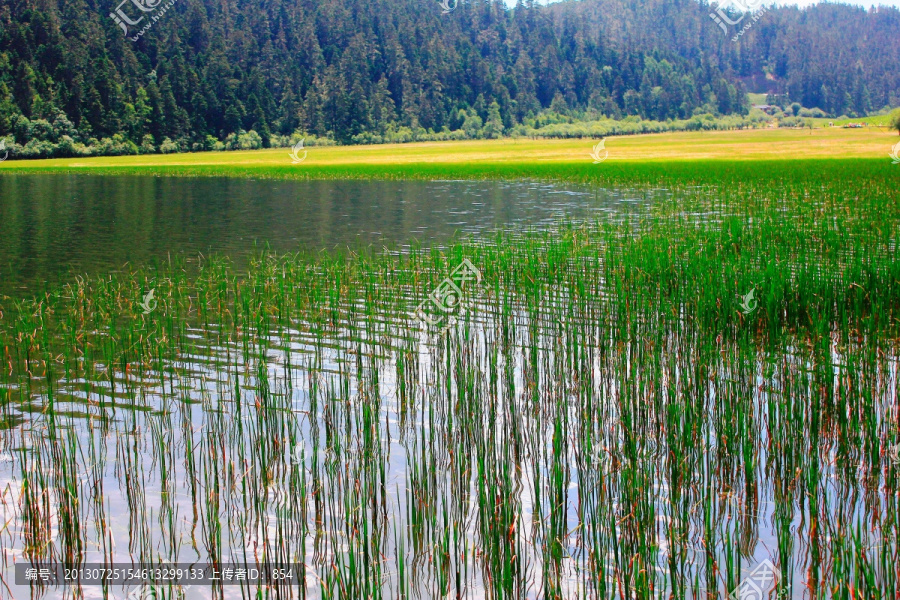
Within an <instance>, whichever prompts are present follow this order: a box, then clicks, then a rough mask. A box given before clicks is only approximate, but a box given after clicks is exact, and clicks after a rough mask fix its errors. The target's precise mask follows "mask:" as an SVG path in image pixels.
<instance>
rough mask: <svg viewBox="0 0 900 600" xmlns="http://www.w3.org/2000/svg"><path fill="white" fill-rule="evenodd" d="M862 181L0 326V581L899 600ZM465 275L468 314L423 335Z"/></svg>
mask: <svg viewBox="0 0 900 600" xmlns="http://www.w3.org/2000/svg"><path fill="white" fill-rule="evenodd" d="M858 166H859V168H858V169H857V170H856V171H855V172H854V173H852V174H851V173H847V172H845V171H841V170H839V169H834V168H829V167H827V166H825V165H824V164H823V163H817V164H813V163H810V164H809V168H808V170H801V171H790V174H789V172H788V171H787V170H781V169H782V167H781V166H778V165H777V164H775V165H774V166H771V168H770V169H769V171H768V173H767V174H766V175H765V177H761V176H759V175H755V176H751V175H750V172H749V171H748V170H747V169H749V168H750V167H748V166H746V165H737V164H735V165H731V166H728V167H727V169H726V171H724V172H723V179H722V181H721V182H720V183H718V184H711V183H710V179H709V173H703V172H700V171H699V170H697V168H696V167H690V168H689V167H684V170H683V171H681V174H682V177H683V179H678V176H677V175H676V176H675V178H674V179H672V178H670V179H669V180H668V181H669V183H670V184H671V185H670V190H671V192H672V193H671V197H670V201H669V202H666V203H657V204H656V205H655V206H652V207H650V208H647V209H643V208H638V209H635V210H634V211H633V212H629V213H623V214H622V215H621V216H620V218H619V219H616V220H611V221H607V222H598V223H593V224H569V225H566V224H560V225H559V226H558V227H555V228H553V229H551V230H548V231H534V232H508V233H498V234H497V235H496V236H495V237H494V238H492V239H484V240H468V241H462V242H458V243H454V244H452V245H450V246H448V247H445V248H430V249H421V248H415V247H414V248H413V249H411V250H408V251H404V252H397V251H384V252H377V251H370V252H344V253H340V252H335V253H328V254H324V253H323V254H315V255H311V254H296V255H282V256H275V255H271V254H260V255H259V256H257V257H256V259H255V260H253V261H252V263H251V266H250V268H249V269H247V270H246V271H245V272H237V271H236V270H235V269H234V268H233V267H232V266H231V265H230V263H229V262H228V261H227V259H224V258H221V257H211V258H203V259H201V260H200V261H199V262H198V263H194V262H191V263H190V264H188V263H187V262H186V261H185V260H181V259H174V260H172V261H171V262H168V263H165V264H162V265H159V266H157V267H153V268H151V267H140V268H133V269H131V270H125V271H122V272H118V273H114V274H110V275H108V276H105V277H94V278H87V279H79V280H76V281H74V282H72V283H71V284H70V285H68V286H66V287H65V288H63V289H60V290H57V291H55V292H51V293H47V294H45V295H43V296H42V297H39V298H35V299H33V300H29V301H24V302H23V301H14V300H10V299H6V300H4V302H3V303H2V305H0V310H2V312H3V319H2V321H0V348H2V352H3V356H2V364H3V366H4V368H3V369H2V370H0V419H2V422H3V423H4V426H3V428H2V431H0V450H2V449H7V451H8V452H9V453H10V455H11V456H12V457H13V460H12V462H11V463H10V465H11V468H12V473H11V476H10V478H9V480H8V481H7V482H6V483H5V486H6V487H5V491H3V502H4V504H3V506H5V507H7V508H5V509H4V510H5V511H7V512H5V513H4V514H5V515H7V519H5V520H6V521H7V523H8V525H7V526H6V527H5V528H4V529H2V530H0V539H3V546H4V548H8V549H10V550H9V551H8V552H5V553H4V555H3V561H4V566H5V567H7V569H6V570H4V571H2V573H4V578H5V579H4V581H5V583H6V585H8V586H11V588H14V586H12V583H11V582H10V580H9V576H8V573H9V570H8V566H9V565H10V564H11V563H12V562H13V561H15V560H25V561H30V562H33V563H38V562H40V561H43V560H56V561H62V562H66V563H75V564H77V563H81V562H99V563H113V562H130V561H132V560H134V561H143V562H158V561H169V562H194V561H201V562H212V563H217V564H218V563H227V562H231V561H233V560H238V561H240V562H247V563H254V564H260V565H269V568H271V567H273V566H283V565H289V564H294V565H300V568H299V569H295V570H294V578H293V579H292V580H291V581H290V582H287V583H285V582H280V583H274V582H273V583H271V584H270V585H268V586H262V587H261V588H259V589H257V588H255V587H252V588H251V586H249V585H247V584H244V585H242V586H239V587H229V586H217V587H214V588H213V594H214V597H217V598H218V597H223V598H224V597H239V596H240V597H254V598H288V597H296V598H341V599H359V598H398V599H399V598H482V597H487V598H496V599H500V598H623V599H625V598H628V599H631V598H642V599H649V598H679V599H681V598H710V599H711V598H717V597H721V596H725V595H727V594H729V593H731V592H732V591H733V590H735V589H736V588H737V587H738V586H739V585H741V582H742V581H746V578H747V575H748V573H749V572H750V571H751V570H752V569H753V568H754V567H756V566H757V565H758V564H760V563H761V562H762V561H763V560H766V559H768V560H771V561H772V562H773V563H774V564H775V565H776V566H777V567H778V569H779V570H780V572H781V577H780V578H778V580H777V585H776V584H775V582H772V584H773V585H775V586H776V591H775V593H777V594H778V596H779V597H781V598H807V597H808V598H842V599H844V598H846V599H851V598H852V599H857V598H895V597H897V595H898V594H900V588H898V584H897V582H898V580H900V567H898V565H900V561H898V559H900V555H898V552H900V548H898V544H897V530H898V523H897V515H898V514H900V511H898V505H897V503H898V480H897V477H898V474H900V460H895V459H894V456H896V450H900V445H898V444H900V433H898V432H900V412H898V408H900V407H898V397H897V391H898V378H897V367H898V342H900V338H898V334H900V320H898V318H900V312H898V311H900V262H898V261H897V260H896V254H897V243H898V232H900V229H898V226H900V204H898V202H897V193H896V191H895V186H894V182H893V181H892V180H891V179H890V172H888V171H886V170H885V169H884V168H883V167H881V166H880V165H876V164H874V163H862V162H861V163H859V165H858ZM531 168H532V169H534V168H535V167H531ZM572 168H573V169H575V167H572ZM642 168H643V169H644V170H643V171H640V172H642V173H644V175H645V176H646V177H645V179H646V181H647V182H648V183H649V182H652V181H653V178H654V177H656V176H661V173H662V172H661V171H660V172H657V171H655V170H654V169H655V168H656V167H651V166H644V167H642ZM634 172H635V171H632V174H633V173H634ZM860 176H865V177H863V178H860ZM704 177H706V179H704ZM695 180H696V181H698V182H699V181H704V182H705V183H703V184H702V185H695V184H694V183H693V182H694V181H695ZM673 181H674V183H673ZM463 259H468V260H469V261H471V262H472V264H474V265H476V266H477V268H478V269H479V270H480V271H481V274H482V276H483V280H482V281H481V284H480V287H479V290H477V291H481V292H482V293H481V294H480V295H478V297H477V298H478V299H477V300H475V297H476V295H477V294H476V290H472V292H471V293H470V294H469V293H468V289H467V297H469V298H470V304H469V306H468V309H467V310H466V312H465V314H464V315H462V316H461V318H459V320H457V321H455V322H454V323H453V325H452V326H451V327H450V328H449V329H446V330H445V331H440V330H437V329H435V328H430V329H429V328H422V327H420V324H419V323H418V321H417V320H416V318H415V317H414V316H413V313H414V311H415V308H416V307H417V305H418V304H419V302H421V301H422V300H424V299H425V298H426V295H427V294H428V293H429V292H431V291H432V290H434V289H435V288H436V287H437V286H438V285H439V284H440V282H441V281H442V279H443V278H445V277H446V276H447V275H448V274H449V273H450V272H451V271H452V270H453V269H454V268H455V267H456V266H457V265H459V264H460V263H461V262H462V261H463ZM150 290H154V294H155V299H156V300H157V301H158V306H156V307H155V308H154V310H152V311H150V312H149V313H147V311H146V309H145V308H142V306H141V303H142V302H144V303H145V304H144V306H146V302H145V299H146V294H147V293H148V292H149V291H150ZM751 290H752V291H754V294H753V296H752V298H751V297H749V292H750V291H751ZM748 298H749V299H748ZM431 314H432V316H441V315H442V313H441V312H440V311H437V310H435V311H432V313H431ZM895 449H896V450H895ZM0 474H2V472H0ZM14 589H15V588H14ZM766 591H767V590H766ZM64 593H65V594H67V595H71V596H72V597H80V595H81V594H83V593H84V591H83V590H81V589H80V588H78V587H77V586H76V587H74V588H69V589H67V590H65V592H64ZM165 593H166V594H170V595H171V596H172V597H179V593H181V591H180V590H179V589H178V588H177V586H175V587H173V588H172V589H167V590H166V592H165ZM192 593H196V590H188V596H187V597H189V598H190V597H192V596H191V594H192ZM13 596H14V597H16V596H15V594H14V593H13ZM166 597H169V596H168V595H167V596H166ZM193 597H200V596H193Z"/></svg>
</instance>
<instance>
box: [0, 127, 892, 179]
mask: <svg viewBox="0 0 900 600" xmlns="http://www.w3.org/2000/svg"><path fill="white" fill-rule="evenodd" d="M598 141H599V140H589V139H573V140H545V139H540V140H531V139H501V140H477V141H466V142H421V143H410V144H384V145H371V146H324V147H311V148H307V149H306V150H307V152H308V154H307V158H306V159H305V160H304V161H303V162H302V163H300V164H296V165H295V164H292V163H291V159H290V157H289V149H286V148H275V149H267V150H251V151H231V152H199V153H191V154H168V155H160V154H153V155H143V156H119V157H96V158H77V159H48V160H38V161H5V162H2V163H0V173H5V172H18V173H47V172H73V173H118V174H128V173H134V174H139V173H140V174H161V175H162V174H171V175H227V176H249V177H289V178H310V177H364V178H369V177H403V178H408V177H424V178H433V177H435V176H436V175H439V174H440V173H445V174H446V175H447V176H448V177H460V178H466V177H483V176H491V175H492V174H493V176H501V177H503V176H506V177H517V176H527V175H529V174H533V175H534V176H538V177H547V176H549V177H554V176H555V178H566V177H577V178H583V177H586V176H588V177H604V174H603V172H604V171H605V170H608V171H611V172H612V173H613V174H619V173H622V176H623V177H625V178H627V177H628V176H629V174H630V173H635V174H638V175H639V174H640V173H641V171H642V170H646V169H648V168H650V169H652V168H653V167H657V168H658V169H660V170H663V171H665V172H668V170H670V169H673V170H674V171H673V173H676V174H677V173H678V172H679V171H680V170H681V169H683V168H686V167H687V168H690V163H693V164H697V163H703V164H708V163H713V167H714V168H715V166H716V165H721V164H723V163H729V162H733V163H748V162H757V161H804V160H844V161H847V160H849V161H853V160H861V159H884V158H887V156H888V154H889V152H890V150H891V147H892V146H893V145H894V144H896V143H897V141H900V138H898V137H897V135H896V133H894V134H892V133H891V132H889V131H887V130H881V129H867V130H853V129H841V128H826V129H813V130H799V129H796V130H795V129H759V130H742V131H709V132H691V133H664V134H653V135H636V136H618V137H611V138H607V140H606V143H605V146H606V149H607V150H608V151H609V155H608V158H607V159H606V160H605V161H604V162H603V163H601V164H600V165H594V164H593V161H592V159H591V157H590V153H591V150H592V147H593V145H594V144H596V143H597V142H598ZM882 162H883V161H882ZM673 163H674V164H673ZM686 163H688V164H686ZM744 166H745V167H748V168H752V166H751V165H744ZM794 166H796V165H794ZM613 176H614V175H613Z"/></svg>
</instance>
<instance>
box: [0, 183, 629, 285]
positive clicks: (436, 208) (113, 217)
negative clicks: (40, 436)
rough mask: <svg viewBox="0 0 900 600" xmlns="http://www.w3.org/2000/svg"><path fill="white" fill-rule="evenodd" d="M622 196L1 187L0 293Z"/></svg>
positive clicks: (499, 220)
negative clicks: (191, 259) (183, 259)
mask: <svg viewBox="0 0 900 600" xmlns="http://www.w3.org/2000/svg"><path fill="white" fill-rule="evenodd" d="M641 198H642V196H636V195H635V194H633V193H629V192H627V191H617V190H606V189H592V188H589V187H586V186H577V185H573V184H566V185H551V184H546V183H538V182H501V181H483V182H481V181H438V182H426V181H271V180H265V181H254V180H242V179H229V178H211V179H205V178H177V177H169V178H165V177H131V176H128V177H106V176H102V177H101V176H85V175H12V176H8V175H4V176H2V177H0V293H7V294H10V295H14V296H23V295H25V294H31V293H34V292H35V291H39V288H41V287H42V286H43V285H44V282H50V283H51V285H52V284H54V283H57V282H60V281H63V282H65V281H69V280H70V279H71V278H72V276H73V275H76V274H77V275H80V274H84V273H88V274H94V273H98V272H107V271H110V270H115V269H118V268H120V267H121V266H122V265H123V264H124V263H126V262H129V263H132V264H143V263H148V262H150V261H153V260H160V259H164V258H166V256H168V255H169V254H178V253H185V254H188V255H196V254H197V253H203V254H209V253H219V254H223V255H226V256H228V257H230V258H231V259H233V260H235V261H236V262H237V263H238V264H240V262H241V259H242V258H243V257H246V256H247V255H249V254H252V253H253V252H254V249H257V248H260V247H263V248H264V247H265V246H266V245H268V247H269V248H271V249H272V250H275V251H278V252H293V251H297V250H301V249H302V250H320V249H332V248H335V247H351V248H358V247H364V246H369V245H374V246H376V247H380V246H388V247H402V246H404V245H407V244H409V243H411V242H412V241H414V240H417V241H418V242H420V243H422V244H423V245H429V244H433V243H441V242H444V241H447V240H449V239H451V238H452V237H453V236H454V235H465V234H476V235H477V234H483V233H486V232H489V231H492V230H494V229H497V228H505V227H512V226H515V227H519V226H521V227H540V226H541V225H546V224H550V223H554V222H557V221H559V220H560V219H572V220H580V219H586V218H596V217H598V216H600V215H602V214H604V213H609V212H612V211H615V210H617V209H618V207H619V206H620V205H621V204H628V203H634V202H635V201H637V200H640V199H641Z"/></svg>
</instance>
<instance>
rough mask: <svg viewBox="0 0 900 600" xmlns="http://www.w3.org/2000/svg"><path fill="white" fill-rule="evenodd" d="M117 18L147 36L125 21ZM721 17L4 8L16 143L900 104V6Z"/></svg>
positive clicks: (604, 8) (6, 102)
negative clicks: (570, 114) (735, 33)
mask: <svg viewBox="0 0 900 600" xmlns="http://www.w3.org/2000/svg"><path fill="white" fill-rule="evenodd" d="M449 6H451V7H452V6H453V4H452V3H450V4H449ZM117 8H119V9H121V11H122V12H121V13H120V14H122V13H124V14H126V15H127V16H128V18H129V19H131V20H132V21H133V22H136V23H137V24H135V25H127V24H119V23H117V22H116V21H115V20H114V19H113V18H112V17H111V16H110V13H114V11H116V9H117ZM710 12H712V11H711V9H710V8H709V7H708V6H706V5H701V4H698V3H697V2H696V1H695V0H638V1H637V2H634V1H629V0H583V1H580V2H561V3H558V4H554V5H550V6H545V7H541V6H534V5H533V4H531V3H527V4H522V3H519V4H518V5H517V6H515V7H514V8H508V7H507V6H505V5H504V4H502V3H500V2H469V3H464V2H460V3H459V5H458V6H457V7H456V8H455V9H454V10H452V11H450V12H448V13H446V14H444V11H443V10H442V7H441V5H440V4H439V3H438V2H436V1H435V0H390V1H389V0H169V1H167V3H166V5H165V6H164V7H163V5H161V4H160V0H131V1H130V2H125V3H123V4H119V0H117V1H115V2H114V1H113V0H66V1H64V2H63V1H60V0H4V2H3V4H2V6H0V135H6V134H12V135H14V136H15V141H16V142H17V143H18V144H22V145H25V144H27V143H28V142H29V141H30V140H31V139H46V140H52V141H53V142H56V143H59V142H60V140H62V139H63V138H64V136H68V138H71V140H73V142H74V143H78V142H85V143H86V142H87V141H88V140H89V138H97V139H100V138H109V139H108V140H107V141H106V142H104V143H107V144H108V145H109V147H110V151H111V152H115V151H116V147H119V148H121V147H124V146H123V145H132V144H133V146H132V147H136V146H140V145H141V144H144V145H145V147H151V148H152V147H153V144H154V143H156V144H158V143H159V142H160V141H161V140H163V139H164V138H169V139H170V140H174V143H175V144H176V145H177V146H178V147H180V148H182V149H190V148H194V149H200V148H206V147H210V146H211V145H213V144H214V142H215V141H216V140H224V139H226V137H227V136H229V135H230V134H235V133H236V132H241V131H244V130H251V129H252V130H255V131H256V132H258V133H259V136H260V137H261V138H262V142H263V144H267V143H268V140H269V138H270V136H272V135H276V134H278V135H289V134H291V133H292V132H295V131H298V130H299V131H302V132H304V133H306V134H312V135H317V136H322V137H326V136H327V137H331V138H333V139H334V140H336V141H337V142H342V143H346V142H349V141H351V138H352V137H353V136H354V135H357V134H360V133H363V132H383V131H386V130H389V129H392V128H393V129H396V128H397V127H400V126H406V127H411V128H413V129H415V128H419V127H421V128H425V129H431V130H434V131H440V130H442V129H444V130H458V129H459V130H462V129H463V128H464V125H465V122H466V120H467V119H470V118H477V120H478V121H480V122H482V123H485V124H491V126H492V127H493V128H495V129H498V130H501V131H502V130H503V129H506V128H509V127H512V126H513V125H515V124H517V123H521V122H522V121H523V120H524V119H525V118H526V117H527V116H528V115H534V114H536V113H537V112H539V111H540V110H542V109H547V108H553V109H554V110H555V111H558V112H564V111H566V110H569V109H574V110H586V109H590V110H594V111H596V112H597V113H598V114H604V115H606V116H609V117H612V118H620V117H623V116H626V115H639V116H641V117H644V118H648V119H657V120H665V119H675V118H686V117H690V116H691V115H692V114H695V113H698V112H705V113H713V114H729V113H741V112H746V111H747V109H748V107H749V103H748V100H747V96H746V92H747V91H767V92H777V93H786V94H789V96H790V99H791V100H792V101H793V100H796V101H798V102H800V103H802V104H803V105H804V106H808V107H819V108H822V109H823V110H825V111H826V112H829V113H832V114H841V113H847V114H853V113H860V114H861V113H865V112H868V111H870V110H872V109H879V108H881V107H883V106H885V105H888V104H893V105H896V104H900V100H898V96H900V57H898V53H897V52H896V41H897V39H900V11H898V10H896V9H881V10H879V11H877V12H876V11H865V10H863V9H860V8H852V7H849V6H842V5H822V6H818V7H815V8H812V9H808V10H803V11H800V10H797V9H794V8H779V9H770V10H768V11H767V12H766V13H765V14H764V15H763V16H762V17H761V18H760V19H759V21H758V22H756V23H755V24H754V26H753V27H752V28H750V29H749V30H748V31H747V32H746V34H745V35H744V36H742V37H741V39H740V40H739V41H738V42H733V41H732V40H731V35H730V33H729V34H727V35H726V34H725V33H723V31H722V30H721V29H720V28H719V27H718V26H717V25H716V24H715V23H714V22H713V21H712V19H711V18H710V16H709V14H710ZM141 16H143V17H144V18H143V19H142V20H140V21H139V20H138V19H139V18H140V17H141ZM153 19H155V20H153ZM120 20H121V19H120ZM748 22H749V19H748ZM148 24H149V25H151V26H150V27H149V28H147V27H146V26H147V25H148ZM142 29H143V30H144V33H143V34H141V35H139V31H141V30H142ZM126 31H127V34H126ZM132 40H136V41H132ZM760 87H763V88H766V89H759V88H760ZM148 136H152V138H149V137H148ZM68 138H67V139H68ZM66 143H69V142H66Z"/></svg>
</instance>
